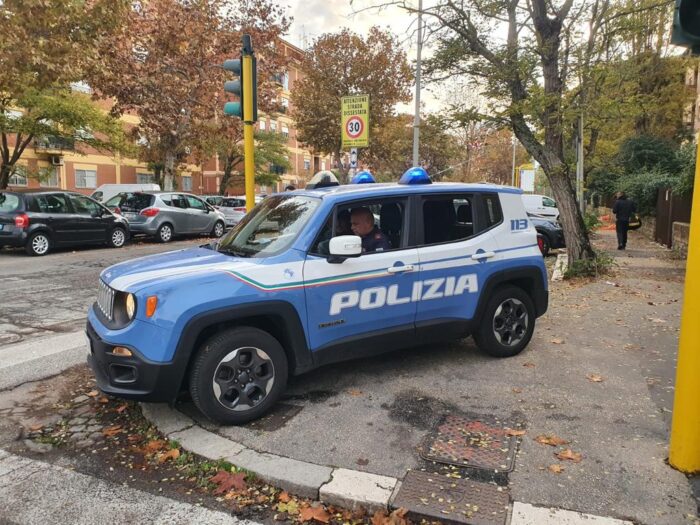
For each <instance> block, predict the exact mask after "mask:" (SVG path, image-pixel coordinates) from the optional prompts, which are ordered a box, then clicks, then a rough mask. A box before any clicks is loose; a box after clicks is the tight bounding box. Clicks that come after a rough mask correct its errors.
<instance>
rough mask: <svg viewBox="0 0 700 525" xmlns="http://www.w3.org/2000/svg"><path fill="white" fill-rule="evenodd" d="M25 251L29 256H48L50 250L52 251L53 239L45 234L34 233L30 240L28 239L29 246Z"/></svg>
mask: <svg viewBox="0 0 700 525" xmlns="http://www.w3.org/2000/svg"><path fill="white" fill-rule="evenodd" d="M25 249H26V250H27V253H28V254H29V255H36V256H41V255H46V254H47V253H49V250H51V238H50V237H49V236H48V234H46V233H44V232H37V233H33V234H32V235H31V236H30V237H29V239H27V246H26V248H25Z"/></svg>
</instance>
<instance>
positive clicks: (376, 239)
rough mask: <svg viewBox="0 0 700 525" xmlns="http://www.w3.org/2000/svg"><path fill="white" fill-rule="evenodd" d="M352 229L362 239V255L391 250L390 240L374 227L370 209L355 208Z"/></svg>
mask: <svg viewBox="0 0 700 525" xmlns="http://www.w3.org/2000/svg"><path fill="white" fill-rule="evenodd" d="M350 227H351V228H352V232H353V233H354V234H355V235H358V236H359V237H361V238H362V253H369V252H382V251H384V250H391V244H389V239H387V238H386V235H384V234H383V233H382V232H381V231H380V230H379V228H377V227H376V226H375V225H374V215H372V212H371V211H370V210H369V208H355V209H353V210H352V214H351V215H350Z"/></svg>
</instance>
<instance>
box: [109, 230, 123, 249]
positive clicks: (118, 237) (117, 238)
mask: <svg viewBox="0 0 700 525" xmlns="http://www.w3.org/2000/svg"><path fill="white" fill-rule="evenodd" d="M112 244H114V246H121V245H122V244H124V232H123V231H121V230H114V233H113V234H112Z"/></svg>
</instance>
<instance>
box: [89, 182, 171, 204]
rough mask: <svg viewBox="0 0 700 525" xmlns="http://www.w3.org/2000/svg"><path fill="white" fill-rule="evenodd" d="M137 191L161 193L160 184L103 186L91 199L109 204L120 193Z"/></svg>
mask: <svg viewBox="0 0 700 525" xmlns="http://www.w3.org/2000/svg"><path fill="white" fill-rule="evenodd" d="M135 191H160V186H158V184H102V185H101V186H100V187H99V188H97V189H96V190H95V191H94V192H93V193H92V195H90V197H92V198H93V199H95V200H96V201H97V202H107V201H108V200H109V199H111V198H112V197H114V196H115V195H117V194H118V193H126V192H132V193H133V192H135Z"/></svg>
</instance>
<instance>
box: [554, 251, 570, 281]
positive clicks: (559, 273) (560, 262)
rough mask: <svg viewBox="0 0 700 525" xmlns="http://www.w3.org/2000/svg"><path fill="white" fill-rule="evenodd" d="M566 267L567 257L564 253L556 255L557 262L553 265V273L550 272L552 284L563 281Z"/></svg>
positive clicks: (567, 265)
mask: <svg viewBox="0 0 700 525" xmlns="http://www.w3.org/2000/svg"><path fill="white" fill-rule="evenodd" d="M568 267H569V256H568V255H567V254H566V253H560V254H559V255H557V262H556V263H554V271H553V272H552V282H556V281H561V280H563V279H564V273H566V270H567V268H568Z"/></svg>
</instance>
